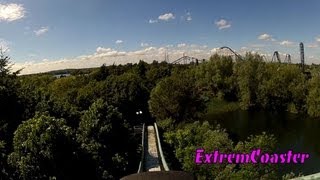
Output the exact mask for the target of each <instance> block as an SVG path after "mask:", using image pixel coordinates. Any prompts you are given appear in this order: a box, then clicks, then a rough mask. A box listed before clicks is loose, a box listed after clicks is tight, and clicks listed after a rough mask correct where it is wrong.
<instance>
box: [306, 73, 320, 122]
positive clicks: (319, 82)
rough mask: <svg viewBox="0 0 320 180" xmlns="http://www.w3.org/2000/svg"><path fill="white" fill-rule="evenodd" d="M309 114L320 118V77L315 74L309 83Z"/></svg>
mask: <svg viewBox="0 0 320 180" xmlns="http://www.w3.org/2000/svg"><path fill="white" fill-rule="evenodd" d="M307 107H308V114H309V115H311V116H314V117H320V75H319V73H317V74H314V76H313V77H312V79H310V81H309V94H308V96H307Z"/></svg>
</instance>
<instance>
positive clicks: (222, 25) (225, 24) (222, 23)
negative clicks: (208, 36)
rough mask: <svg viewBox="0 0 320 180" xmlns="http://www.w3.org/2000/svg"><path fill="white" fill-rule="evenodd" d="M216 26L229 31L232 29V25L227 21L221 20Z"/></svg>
mask: <svg viewBox="0 0 320 180" xmlns="http://www.w3.org/2000/svg"><path fill="white" fill-rule="evenodd" d="M215 24H216V26H217V27H218V28H219V29H220V30H221V29H228V28H230V27H231V23H230V22H229V21H227V20H225V19H220V20H218V21H216V22H215Z"/></svg>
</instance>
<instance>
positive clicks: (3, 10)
mask: <svg viewBox="0 0 320 180" xmlns="http://www.w3.org/2000/svg"><path fill="white" fill-rule="evenodd" d="M24 16H25V9H24V7H23V5H22V4H14V3H11V4H0V22H1V21H8V22H11V21H15V20H18V19H22V18H23V17H24Z"/></svg>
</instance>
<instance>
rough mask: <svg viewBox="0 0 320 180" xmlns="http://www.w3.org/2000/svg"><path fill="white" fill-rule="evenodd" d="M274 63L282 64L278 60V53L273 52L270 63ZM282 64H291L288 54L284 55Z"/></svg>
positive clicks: (279, 59)
mask: <svg viewBox="0 0 320 180" xmlns="http://www.w3.org/2000/svg"><path fill="white" fill-rule="evenodd" d="M275 61H277V62H279V63H281V62H282V61H281V58H280V54H279V52H278V51H275V52H274V53H273V56H272V60H271V62H275ZM283 62H284V63H291V55H290V54H286V57H285V59H284V61H283Z"/></svg>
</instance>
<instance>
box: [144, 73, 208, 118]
mask: <svg viewBox="0 0 320 180" xmlns="http://www.w3.org/2000/svg"><path fill="white" fill-rule="evenodd" d="M194 82H195V77H194V75H193V74H191V73H189V72H188V71H186V72H184V73H182V72H180V73H179V74H174V75H172V76H170V77H167V78H165V79H163V80H161V81H160V82H159V83H158V84H157V86H156V87H155V88H154V89H153V90H152V92H151V95H150V100H149V109H150V112H151V113H152V115H153V116H154V117H156V118H157V120H164V119H166V118H171V119H173V120H174V121H175V122H181V121H183V120H184V121H186V120H188V119H192V118H195V117H197V116H198V115H199V112H201V111H202V110H203V106H204V103H203V100H202V99H201V96H200V93H199V92H198V91H197V89H196V87H195V85H194Z"/></svg>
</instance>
